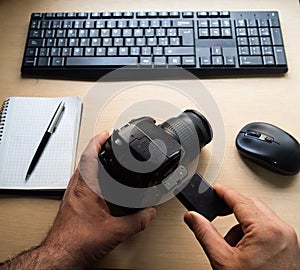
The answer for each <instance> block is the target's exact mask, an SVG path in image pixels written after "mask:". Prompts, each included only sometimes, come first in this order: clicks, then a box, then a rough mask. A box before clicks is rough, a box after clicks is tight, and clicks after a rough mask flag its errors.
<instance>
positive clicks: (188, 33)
mask: <svg viewBox="0 0 300 270" xmlns="http://www.w3.org/2000/svg"><path fill="white" fill-rule="evenodd" d="M178 35H179V36H181V37H182V46H193V45H194V31H193V29H184V28H179V29H178Z"/></svg>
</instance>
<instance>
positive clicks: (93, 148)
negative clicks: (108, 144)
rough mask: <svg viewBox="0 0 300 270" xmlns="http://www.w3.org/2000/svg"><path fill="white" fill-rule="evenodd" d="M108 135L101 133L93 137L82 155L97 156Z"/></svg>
mask: <svg viewBox="0 0 300 270" xmlns="http://www.w3.org/2000/svg"><path fill="white" fill-rule="evenodd" d="M108 137H109V133H108V131H103V132H101V133H100V134H97V135H96V136H94V137H93V138H92V139H91V140H90V141H89V143H88V145H87V147H86V149H85V150H84V154H86V155H88V156H95V153H96V154H98V153H99V152H100V150H101V146H102V145H103V144H104V143H105V141H106V140H107V139H108Z"/></svg>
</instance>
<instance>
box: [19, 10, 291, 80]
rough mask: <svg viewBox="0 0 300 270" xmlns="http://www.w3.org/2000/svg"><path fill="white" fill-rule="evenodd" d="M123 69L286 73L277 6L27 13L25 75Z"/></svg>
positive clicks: (92, 74)
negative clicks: (28, 19) (263, 7)
mask: <svg viewBox="0 0 300 270" xmlns="http://www.w3.org/2000/svg"><path fill="white" fill-rule="evenodd" d="M123 66H130V68H131V70H140V69H143V68H145V69H148V70H149V68H150V69H152V70H154V69H158V70H171V69H172V68H173V69H174V66H178V67H182V68H184V69H186V70H188V71H190V72H192V73H193V74H195V75H196V76H198V77H201V76H223V75H226V76H231V75H261V74H282V73H285V72H287V70H288V68H287V60H286V55H285V49H284V44H283V37H282V33H281V27H280V21H279V16H278V13H277V12H275V11H269V12H267V11H251V12H249V11H231V12H228V11H220V12H217V11H210V12H206V11H204V12H202V11H200V12H177V11H173V12H166V11H162V12H90V13H87V12H76V13H75V12H68V13H65V12H60V13H33V14H32V15H31V20H30V24H29V30H28V36H27V41H26V46H25V52H24V58H23V63H22V69H21V71H22V75H23V76H31V77H32V76H33V77H45V78H46V77H47V78H49V77H52V78H63V79H64V78H73V79H98V78H99V77H101V76H103V75H104V74H106V73H108V72H110V71H112V70H115V69H117V68H120V67H123Z"/></svg>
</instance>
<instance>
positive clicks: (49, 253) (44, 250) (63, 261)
mask: <svg viewBox="0 0 300 270" xmlns="http://www.w3.org/2000/svg"><path fill="white" fill-rule="evenodd" d="M82 268H83V267H82V265H79V264H75V263H74V260H73V258H72V257H71V256H70V255H69V254H66V253H65V252H62V251H58V250H56V249H55V248H51V247H50V248H49V247H45V246H38V247H35V248H32V249H30V250H28V251H24V252H22V253H21V254H19V255H17V256H16V257H15V258H13V259H11V260H8V261H6V262H4V263H3V264H0V270H8V269H9V270H14V269H18V270H20V269H31V270H35V269H39V270H40V269H47V270H48V269H57V270H58V269H82Z"/></svg>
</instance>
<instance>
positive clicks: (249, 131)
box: [236, 122, 300, 175]
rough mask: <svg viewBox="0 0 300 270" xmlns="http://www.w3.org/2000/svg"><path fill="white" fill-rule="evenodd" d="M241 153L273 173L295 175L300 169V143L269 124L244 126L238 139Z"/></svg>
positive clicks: (258, 123) (260, 123)
mask: <svg viewBox="0 0 300 270" xmlns="http://www.w3.org/2000/svg"><path fill="white" fill-rule="evenodd" d="M236 147H237V149H238V151H239V153H240V154H241V155H243V156H245V157H247V158H248V159H250V160H252V161H254V162H255V163H257V164H258V165H260V166H262V167H264V168H266V169H269V170H271V171H273V172H276V173H280V174H285V175H294V174H297V173H298V172H299V169H300V145H299V142H298V141H297V140H296V139H295V138H294V137H293V136H292V135H290V134H288V133H287V132H286V131H284V130H282V129H281V128H279V127H276V126H274V125H271V124H268V123H262V122H254V123H250V124H248V125H246V126H244V127H243V128H242V129H241V131H240V132H239V133H238V135H237V138H236Z"/></svg>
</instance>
